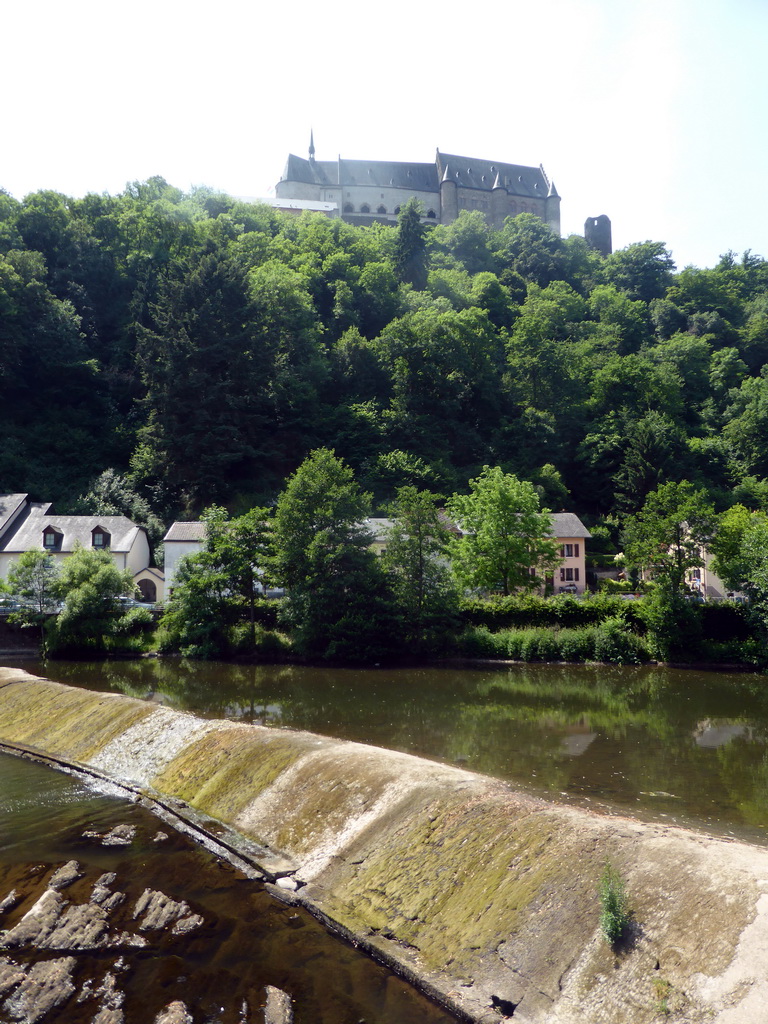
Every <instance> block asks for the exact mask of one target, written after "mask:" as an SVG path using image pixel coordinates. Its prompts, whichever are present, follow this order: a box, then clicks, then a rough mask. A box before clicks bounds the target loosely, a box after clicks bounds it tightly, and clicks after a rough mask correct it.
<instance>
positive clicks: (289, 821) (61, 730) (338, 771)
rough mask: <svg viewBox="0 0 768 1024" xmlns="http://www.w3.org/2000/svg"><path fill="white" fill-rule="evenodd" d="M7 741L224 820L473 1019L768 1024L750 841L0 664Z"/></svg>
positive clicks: (765, 860)
mask: <svg viewBox="0 0 768 1024" xmlns="http://www.w3.org/2000/svg"><path fill="white" fill-rule="evenodd" d="M0 743H6V744H10V745H16V746H20V747H25V748H28V749H30V750H32V751H37V752H40V753H42V754H45V755H47V756H49V757H54V758H58V759H60V760H62V761H64V762H66V763H69V764H72V765H74V766H76V767H77V766H85V767H88V768H90V769H92V770H94V771H98V772H99V773H100V774H101V775H103V776H105V777H107V778H111V779H114V780H116V781H118V782H122V783H127V784H129V785H130V786H132V787H134V789H137V790H138V791H140V792H142V793H145V794H147V795H148V796H149V797H155V796H157V795H159V794H161V795H162V799H164V800H166V801H168V800H170V801H174V802H176V803H177V804H178V805H189V807H190V808H192V809H194V810H195V811H197V812H200V813H201V814H204V815H208V816H210V817H212V818H214V819H217V820H219V821H222V822H225V823H227V824H228V825H230V826H232V827H233V828H234V829H235V830H236V831H237V832H238V833H240V834H242V835H243V836H245V837H247V838H248V839H250V840H253V841H254V843H256V844H259V845H260V846H262V847H263V848H264V849H265V850H266V851H267V853H268V858H267V859H269V858H271V859H272V863H277V862H280V863H282V864H283V865H284V867H283V869H282V870H281V871H280V872H277V873H279V874H282V875H285V876H287V877H288V878H289V879H292V880H293V881H292V882H290V881H289V883H288V884H289V886H291V885H295V886H296V887H297V889H296V892H295V894H294V895H293V896H292V897H290V896H289V897H288V898H295V899H296V900H297V901H299V902H301V903H303V904H304V905H306V906H308V907H309V908H310V909H311V910H312V911H313V912H314V913H316V914H317V915H318V916H320V917H322V918H324V919H326V920H328V921H329V922H331V923H332V924H333V925H335V926H337V927H338V928H339V929H340V930H341V931H342V932H344V933H345V934H348V935H349V936H351V937H352V938H353V939H356V940H359V941H360V942H361V943H362V944H364V945H365V947H366V948H367V949H369V950H370V951H373V952H374V954H378V955H380V956H381V957H382V958H383V959H386V960H387V962H389V963H391V964H394V965H396V966H397V967H398V969H400V970H401V971H402V972H403V973H404V974H405V975H406V976H408V977H411V978H416V979H418V981H419V982H420V983H421V984H422V986H423V987H424V988H425V989H426V990H427V991H429V992H431V993H432V994H434V995H436V996H438V997H439V998H441V999H442V1001H444V1002H445V1004H446V1005H448V1006H449V1007H451V1008H453V1009H454V1010H456V1011H457V1012H458V1013H459V1014H461V1015H463V1016H464V1017H465V1018H466V1019H470V1020H477V1021H483V1022H490V1021H495V1020H500V1019H503V1017H511V1018H512V1019H513V1020H514V1021H515V1022H517V1021H520V1022H523V1024H577V1022H578V1024H628V1022H631V1024H646V1022H647V1024H651V1022H654V1021H659V1020H666V1021H669V1022H690V1024H698V1022H704V1021H707V1022H716V1024H752V1022H755V1024H757V1022H765V1021H766V1020H768V1010H767V1009H766V1007H768V850H766V849H763V848H761V847H756V846H751V845H748V844H746V843H739V842H729V841H726V840H724V839H718V838H713V837H710V836H706V835H701V834H698V833H695V832H692V831H687V830H685V829H682V828H676V827H669V826H664V825H654V824H645V823H641V822H637V821H633V820H630V819H628V818H622V817H613V816H607V815H598V814H593V813H590V812H588V811H584V810H580V809H577V808H573V807H566V806H562V805H558V804H555V803H551V802H548V801H544V800H541V799H538V798H535V797H532V796H530V795H528V794H526V793H524V792H521V791H520V790H517V789H515V787H513V786H510V785H507V784H504V783H502V782H498V781H495V780H493V779H489V778H487V777H484V776H480V775H476V774H473V773H471V772H467V771H463V770H461V769H459V768H454V767H450V766H445V765H441V764H437V763H434V762H430V761H423V760H421V759H419V758H416V757H413V756H411V755H407V754H401V753H397V752H392V751H388V750H383V749H379V748H375V747H370V746H365V745H362V744H358V743H352V742H347V741H338V740H334V739H329V738H326V737H321V736H316V735H314V734H311V733H305V732H296V731H291V730H283V729H268V728H264V727H261V726H253V725H244V724H239V723H233V722H225V721H214V722H212V721H204V720H202V719H198V718H195V717H194V716H192V715H189V714H187V713H184V712H177V711H173V710H171V709H169V708H167V707H162V706H156V705H152V704H149V703H146V702H143V701H140V700H135V699H133V698H130V697H124V696H121V695H116V694H107V693H97V692H93V691H88V690H80V689H75V688H72V687H67V686H64V685H61V684H58V683H53V682H50V681H48V680H45V679H39V678H36V677H34V676H30V675H28V674H27V673H25V672H23V671H21V670H16V669H10V668H0ZM607 863H609V864H611V865H612V866H613V867H614V868H615V869H616V871H617V872H618V873H619V875H620V876H621V878H622V879H623V880H624V882H625V885H626V890H627V893H628V896H629V901H630V907H631V911H632V918H631V922H630V927H629V929H628V931H627V934H626V935H625V937H624V939H623V940H622V941H621V943H620V944H619V945H617V946H611V945H610V944H609V943H607V942H606V940H605V939H604V938H603V937H602V934H601V930H600V927H599V914H600V905H599V901H598V896H597V889H598V883H599V879H600V877H601V875H602V873H603V871H604V868H605V865H606V864H607ZM267 871H269V868H267ZM2 896H3V894H2V893H0V898H2Z"/></svg>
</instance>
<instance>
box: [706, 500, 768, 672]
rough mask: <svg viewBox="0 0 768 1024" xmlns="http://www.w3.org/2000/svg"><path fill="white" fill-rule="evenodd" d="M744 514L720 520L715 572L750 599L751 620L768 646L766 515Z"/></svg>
mask: <svg viewBox="0 0 768 1024" xmlns="http://www.w3.org/2000/svg"><path fill="white" fill-rule="evenodd" d="M744 512H746V510H744V509H740V508H737V509H729V510H728V512H727V513H725V514H724V516H723V517H722V519H721V531H720V532H721V533H724V534H725V537H723V538H720V539H719V544H718V545H717V547H716V550H717V551H718V556H717V559H716V571H717V572H718V573H719V574H720V575H721V577H722V579H723V581H724V582H725V583H726V584H727V585H728V586H730V587H733V589H734V590H739V591H741V592H743V593H745V594H746V595H747V596H748V597H749V602H750V603H749V607H750V613H751V617H752V619H753V621H754V622H755V623H756V624H757V627H758V629H759V632H760V634H761V635H762V638H763V641H764V642H765V643H768V515H766V514H765V513H763V512H752V513H748V514H747V515H744ZM729 548H730V551H729ZM763 657H764V660H765V655H764V656H763Z"/></svg>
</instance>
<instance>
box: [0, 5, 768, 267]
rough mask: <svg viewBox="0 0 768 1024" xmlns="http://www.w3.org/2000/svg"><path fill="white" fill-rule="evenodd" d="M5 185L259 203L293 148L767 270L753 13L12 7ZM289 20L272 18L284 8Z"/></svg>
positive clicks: (744, 9) (762, 110) (6, 31)
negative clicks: (489, 169)
mask: <svg viewBox="0 0 768 1024" xmlns="http://www.w3.org/2000/svg"><path fill="white" fill-rule="evenodd" d="M8 7H9V8H10V9H5V10H4V12H3V17H2V28H3V37H4V38H3V61H2V67H3V80H4V90H3V91H4V95H5V100H4V101H3V133H2V134H3V146H2V148H0V187H3V188H6V189H7V190H8V191H9V192H11V193H12V194H13V195H15V196H17V197H18V198H22V197H23V196H24V195H26V194H27V193H29V192H32V191H35V190H37V189H42V188H47V189H54V190H56V191H59V192H63V193H65V194H66V195H70V196H80V195H84V194H85V193H86V192H110V193H113V194H114V193H118V192H121V191H122V190H123V188H124V187H125V184H126V182H128V181H133V180H137V179H138V180H143V179H146V178H148V177H150V176H152V175H154V174H159V175H162V176H163V177H164V178H166V179H167V180H168V181H169V182H170V183H171V184H172V185H176V186H178V187H179V188H182V189H184V190H186V189H188V188H189V187H190V186H191V185H210V186H212V187H213V188H216V189H221V190H222V191H225V192H229V193H231V194H235V195H251V196H254V195H269V194H272V193H271V190H272V189H273V188H274V185H275V183H276V181H277V180H278V179H279V177H280V175H281V173H282V170H283V167H284V165H285V159H286V156H287V155H288V153H289V152H294V153H298V154H299V155H301V156H306V153H307V147H308V142H309V130H310V127H312V128H314V133H315V145H316V148H317V158H318V159H335V157H336V156H337V155H338V154H339V153H340V154H341V155H342V156H344V157H347V158H350V159H358V158H359V159H369V158H370V159H392V160H416V161H425V162H426V161H430V160H432V159H433V158H434V153H435V148H436V147H439V148H440V149H441V150H442V151H444V152H446V153H455V154H457V155H461V156H468V157H474V158H483V159H489V160H499V161H504V162H509V163H522V164H532V165H538V164H539V163H543V164H544V168H545V170H546V171H547V174H548V175H549V177H550V178H553V179H554V181H555V184H556V185H557V189H558V191H559V193H560V195H561V196H562V230H563V234H570V233H573V232H576V233H579V234H580V233H581V232H582V230H583V224H584V221H585V219H586V218H587V217H594V216H598V215H599V214H603V213H605V214H607V215H608V216H609V217H610V218H611V221H612V223H613V241H614V248H621V247H623V246H625V245H628V244H629V243H630V242H638V241H644V240H645V239H653V240H654V241H662V242H665V243H666V244H667V246H668V247H669V248H670V249H671V250H672V253H673V256H674V258H675V260H676V262H677V264H678V267H681V268H682V267H683V266H684V265H686V264H688V263H693V264H694V265H696V266H700V267H703V266H712V265H713V264H714V263H716V262H717V259H718V257H719V256H720V254H722V253H724V252H726V251H727V250H729V249H733V250H735V251H736V252H737V253H739V254H740V253H742V252H743V251H744V250H745V249H751V250H752V251H753V252H756V253H759V254H760V255H763V256H765V257H766V258H768V204H767V203H766V199H765V196H764V194H763V189H764V184H765V182H766V180H767V179H768V85H767V83H768V78H767V77H766V73H765V63H766V52H768V3H767V2H766V0H548V2H546V3H532V2H530V0H528V2H527V3H522V2H520V0H506V2H496V3H490V2H488V0H486V2H485V3H484V4H481V5H480V6H478V5H477V4H462V5H459V4H446V3H442V4H436V3H429V4H427V3H426V2H425V0H390V3H388V4H378V5H370V4H361V3H359V2H357V0H325V2H324V3H318V4H314V5H310V4H306V3H303V2H302V0H295V2H294V3H293V4H291V5H290V6H289V5H285V6H282V5H280V4H278V3H277V2H275V0H270V2H267V0H261V2H260V3H256V4H254V3H251V4H248V3H239V2H236V0H218V3H215V4H211V3H205V4H203V3H202V2H200V0H185V2H183V3H182V2H181V0H134V2H133V3H131V4H128V3H105V2H104V0H98V2H97V0H69V2H68V3H67V2H62V0H37V2H27V3H24V2H23V0H11V3H10V4H9V5H8ZM281 7H282V9H281Z"/></svg>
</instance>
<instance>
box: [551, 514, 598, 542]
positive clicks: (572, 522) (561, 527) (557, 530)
mask: <svg viewBox="0 0 768 1024" xmlns="http://www.w3.org/2000/svg"><path fill="white" fill-rule="evenodd" d="M551 515H552V535H553V537H591V536H592V534H591V533H590V532H589V530H588V529H587V528H586V526H585V525H584V523H582V521H581V520H580V519H579V517H578V516H577V515H576V513H575V512H552V513H551Z"/></svg>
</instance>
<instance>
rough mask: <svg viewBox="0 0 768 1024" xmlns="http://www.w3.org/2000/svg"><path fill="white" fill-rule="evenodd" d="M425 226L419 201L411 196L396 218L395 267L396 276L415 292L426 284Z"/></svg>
mask: <svg viewBox="0 0 768 1024" xmlns="http://www.w3.org/2000/svg"><path fill="white" fill-rule="evenodd" d="M426 230H427V229H426V228H425V227H424V225H423V224H422V221H421V203H420V202H419V201H418V199H415V198H411V199H409V200H408V202H407V203H405V205H404V206H403V207H402V209H401V210H400V214H399V216H398V218H397V241H396V243H395V267H396V269H397V274H398V277H399V278H400V280H401V281H404V282H405V283H406V284H410V285H413V287H414V288H415V289H416V291H417V292H420V291H423V289H424V288H426V286H427V243H426Z"/></svg>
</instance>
